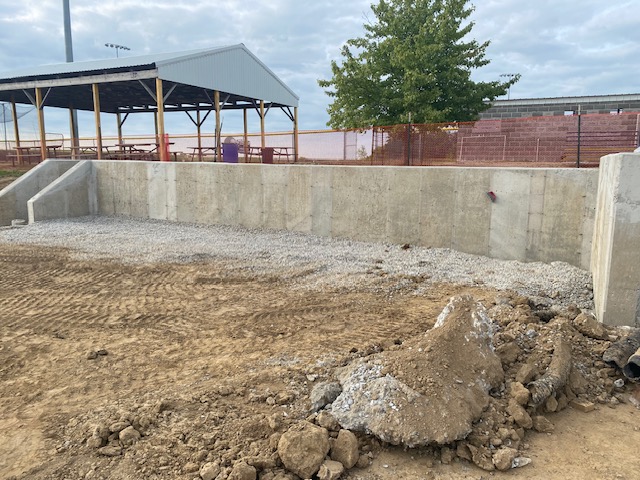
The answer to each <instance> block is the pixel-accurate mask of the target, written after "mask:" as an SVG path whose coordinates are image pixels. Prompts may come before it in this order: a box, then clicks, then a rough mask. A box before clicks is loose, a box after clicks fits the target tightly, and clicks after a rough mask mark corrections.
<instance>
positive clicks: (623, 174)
mask: <svg viewBox="0 0 640 480" xmlns="http://www.w3.org/2000/svg"><path fill="white" fill-rule="evenodd" d="M639 238H640V154H635V153H620V154H615V155H607V156H606V157H603V158H602V160H601V161H600V179H599V185H598V199H597V206H596V217H595V223H594V232H593V243H592V245H593V247H592V254H591V271H592V273H593V287H594V301H595V307H596V315H597V317H598V319H599V320H600V321H601V322H603V323H606V324H608V325H629V326H640V244H639V243H638V239H639Z"/></svg>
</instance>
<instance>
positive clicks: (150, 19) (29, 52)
mask: <svg viewBox="0 0 640 480" xmlns="http://www.w3.org/2000/svg"><path fill="white" fill-rule="evenodd" d="M371 3H372V2H371V1H370V0H364V1H363V0H348V1H345V0H340V1H338V0H316V1H313V2H303V1H300V0H264V1H263V0H257V1H252V0H217V1H211V0H187V1H183V0H117V1H112V0H100V1H90V0H70V6H71V25H72V38H73V50H74V59H75V60H76V61H83V60H96V59H106V58H111V57H115V56H116V50H115V49H113V48H109V47H106V46H105V43H112V44H118V45H122V46H126V47H128V48H130V50H129V51H119V52H118V53H119V54H121V55H122V56H134V55H144V54H149V53H162V52H179V51H182V50H193V49H198V48H208V47H218V46H224V45H232V44H238V43H244V44H245V45H246V46H247V48H248V49H249V50H250V51H252V52H253V53H254V54H255V55H256V56H257V57H258V58H259V59H260V60H262V61H263V62H264V63H265V64H266V65H267V66H268V67H269V68H270V69H271V70H273V71H274V73H276V75H278V76H279V77H280V78H281V79H282V80H283V81H284V82H285V83H286V84H287V85H288V86H289V87H290V88H291V89H292V90H293V91H294V92H295V93H296V94H297V95H298V96H299V97H300V107H299V119H300V121H299V125H300V129H301V130H316V129H326V128H328V127H327V126H326V124H327V121H328V119H329V116H328V114H327V111H326V110H327V106H328V104H329V102H330V99H329V97H328V96H327V95H326V94H325V93H324V91H323V89H322V88H320V87H319V86H318V84H317V80H318V79H320V78H324V79H328V78H330V76H331V70H330V62H331V60H336V61H338V62H340V58H341V57H340V48H341V46H342V45H343V44H344V43H345V42H346V41H347V40H348V39H350V38H356V37H361V36H362V35H363V34H364V30H363V24H364V23H366V22H369V21H371V20H372V19H373V18H374V16H373V14H372V12H371V9H370V5H371ZM472 3H473V4H474V5H475V11H474V13H473V14H472V16H471V18H470V19H471V20H472V21H473V22H475V26H474V28H473V30H472V32H471V37H472V38H474V39H475V40H477V41H479V42H484V41H486V40H489V41H490V42H491V44H490V46H489V48H488V49H487V51H486V54H487V58H488V59H490V60H491V63H490V64H489V65H487V66H485V67H483V68H482V69H480V70H477V71H475V72H474V74H473V78H474V79H475V80H478V81H480V80H482V81H490V80H497V79H499V76H500V75H501V74H512V73H519V74H521V75H522V79H521V80H520V81H519V82H518V83H517V84H515V85H514V86H513V87H512V88H511V91H510V92H509V96H510V98H512V99H515V98H535V97H557V96H577V95H604V94H623V93H640V85H639V82H640V62H638V53H639V52H640V27H639V26H640V8H639V7H640V0H613V1H610V2H603V1H602V0H561V1H558V0H537V1H535V2H532V1H531V0H476V1H475V2H472ZM62 5H63V2H62V0H20V1H15V0H0V75H1V74H3V73H5V72H10V71H12V70H17V69H21V68H28V67H31V66H39V65H44V64H52V63H63V62H64V61H65V43H64V29H63V8H62ZM503 98H506V97H503ZM54 110H55V109H45V118H46V123H47V131H50V130H51V129H53V130H55V129H60V130H65V131H68V126H67V113H66V112H60V111H57V112H56V111H54ZM172 115H182V117H180V118H168V119H167V130H168V131H169V132H173V133H190V132H192V131H193V130H194V128H195V127H193V124H192V123H191V122H190V121H189V119H188V118H187V117H186V115H185V114H178V113H174V114H172ZM168 117H169V116H168ZM255 117H256V118H251V116H250V125H249V129H250V130H251V131H259V126H258V125H259V123H258V119H257V115H255ZM80 122H81V127H80V128H81V131H80V134H81V135H83V134H88V135H90V134H92V132H93V130H92V129H93V128H94V126H93V119H92V116H91V115H89V116H88V117H87V115H84V116H81V118H80ZM114 122H115V120H114V121H112V122H111V123H110V124H109V123H107V122H106V121H105V120H103V131H104V132H105V133H106V134H110V133H112V132H113V131H114V130H115V124H114ZM240 125H241V114H240V113H237V112H231V111H228V112H223V128H224V129H225V130H227V129H233V128H236V126H237V127H238V130H237V131H241V126H240ZM21 128H22V126H21ZM211 128H213V127H211ZM267 128H268V129H269V130H271V131H274V130H290V129H291V122H290V121H289V120H288V118H287V117H286V116H285V115H284V113H281V112H278V111H272V112H269V114H268V115H267ZM142 131H145V132H147V133H153V127H152V123H151V120H149V119H144V118H141V119H139V120H136V122H129V123H128V124H126V125H125V134H126V133H129V132H130V133H133V132H135V133H138V132H142Z"/></svg>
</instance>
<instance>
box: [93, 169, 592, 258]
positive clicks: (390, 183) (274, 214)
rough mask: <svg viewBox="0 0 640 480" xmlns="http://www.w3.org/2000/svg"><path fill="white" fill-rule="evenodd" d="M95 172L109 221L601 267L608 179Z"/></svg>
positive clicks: (449, 172) (413, 172)
mask: <svg viewBox="0 0 640 480" xmlns="http://www.w3.org/2000/svg"><path fill="white" fill-rule="evenodd" d="M94 165H95V166H94V168H95V169H96V176H97V201H98V212H99V213H100V214H104V215H114V214H115V215H130V216H133V217H143V218H147V217H149V218H155V219H164V220H178V221H185V222H194V223H205V224H226V225H243V226H246V227H249V228H272V229H287V230H292V231H300V232H307V233H313V234H316V235H323V236H333V237H342V238H351V239H355V240H364V241H381V242H392V243H399V244H403V243H409V244H414V245H423V246H433V247H448V248H454V249H456V250H460V251H462V252H467V253H474V254H478V255H487V256H491V257H493V258H502V259H510V260H521V261H531V260H536V261H543V262H552V261H565V262H567V263H570V264H572V265H576V266H579V267H581V268H585V269H586V268H588V267H589V263H590V254H591V237H592V231H593V218H594V214H595V202H596V185H597V175H598V172H597V171H596V170H576V169H522V168H515V169H505V168H470V169H465V168H451V167H433V168H413V167H384V168H381V167H348V166H339V167H328V166H302V165H257V164H256V165H251V164H249V165H247V164H239V165H235V164H218V163H157V162H150V163H143V162H126V161H124V162H123V161H117V162H109V161H103V162H95V163H94ZM489 191H493V192H494V193H495V194H496V197H497V198H496V201H495V202H492V201H491V200H490V198H489V197H488V195H487V192H489Z"/></svg>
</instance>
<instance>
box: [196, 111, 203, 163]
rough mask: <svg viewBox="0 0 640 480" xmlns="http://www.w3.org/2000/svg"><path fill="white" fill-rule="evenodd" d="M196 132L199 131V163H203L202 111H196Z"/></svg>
mask: <svg viewBox="0 0 640 480" xmlns="http://www.w3.org/2000/svg"><path fill="white" fill-rule="evenodd" d="M196 130H197V131H198V161H199V162H201V161H202V121H201V120H200V110H196Z"/></svg>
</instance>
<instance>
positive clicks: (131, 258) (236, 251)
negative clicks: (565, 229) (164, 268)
mask: <svg viewBox="0 0 640 480" xmlns="http://www.w3.org/2000/svg"><path fill="white" fill-rule="evenodd" d="M0 243H5V244H11V243H16V244H37V245H48V246H59V247H66V248H69V249H71V250H72V251H73V255H74V258H78V259H99V258H103V259H117V260H118V261H122V262H128V263H154V262H172V263H193V262H202V261H222V262H224V263H225V265H226V266H228V267H229V269H230V271H236V272H237V271H239V270H240V271H245V272H251V273H255V274H266V275H277V276H279V277H282V278H285V279H287V280H289V281H290V282H291V284H292V285H293V286H297V287H300V288H323V287H331V288H347V289H350V288H356V287H357V288H372V289H376V290H380V291H384V292H386V293H389V294H393V293H394V292H396V291H400V290H402V291H406V290H407V289H408V288H409V289H412V290H413V291H415V293H416V294H421V293H423V292H424V291H425V289H426V288H427V287H428V286H429V285H430V284H433V283H442V282H444V283H453V284H461V285H482V286H486V287H493V288H497V289H509V290H514V291H517V292H518V293H520V294H522V295H526V296H528V297H531V298H532V299H534V300H535V301H537V302H538V303H541V304H545V305H550V306H554V305H555V306H558V307H566V306H568V305H570V304H576V305H577V306H578V307H580V308H582V309H593V292H592V287H591V285H592V283H591V277H590V275H589V273H588V272H586V271H584V270H581V269H579V268H576V267H573V266H571V265H569V264H567V263H564V262H552V263H550V264H544V263H539V262H533V263H523V262H518V261H505V260H496V259H491V258H487V257H482V256H478V255H469V254H466V253H460V252H456V251H454V250H450V249H445V248H423V247H415V246H411V247H410V248H406V247H407V246H405V247H403V246H400V245H392V244H384V243H370V242H358V241H352V240H345V239H332V238H326V237H318V236H314V235H308V234H301V233H295V232H287V231H280V230H278V231H275V230H251V229H246V228H242V227H231V226H211V225H195V224H186V223H176V222H166V221H158V220H145V219H131V218H127V217H81V218H74V219H67V220H55V221H46V222H38V223H36V224H32V225H28V226H22V227H13V228H2V229H0Z"/></svg>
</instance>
